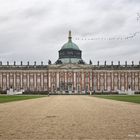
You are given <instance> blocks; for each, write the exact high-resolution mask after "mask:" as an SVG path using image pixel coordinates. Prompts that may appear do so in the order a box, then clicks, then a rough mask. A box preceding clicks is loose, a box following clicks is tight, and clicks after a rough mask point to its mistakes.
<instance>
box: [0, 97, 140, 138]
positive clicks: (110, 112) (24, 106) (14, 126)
mask: <svg viewBox="0 0 140 140" xmlns="http://www.w3.org/2000/svg"><path fill="white" fill-rule="evenodd" d="M0 139H1V140H18V139H23V140H39V139H41V140H47V139H60V140H63V139H64V140H69V139H73V140H84V139H86V140H90V139H93V140H94V139H95V140H108V139H109V140H112V139H113V140H114V139H115V140H118V139H119V140H120V139H122V140H125V139H126V140H127V139H129V140H131V139H132V140H134V139H140V105H139V104H134V103H127V102H120V101H113V100H107V99H100V98H96V97H90V96H72V95H71V96H50V97H44V98H38V99H31V100H24V101H17V102H9V103H4V104H0Z"/></svg>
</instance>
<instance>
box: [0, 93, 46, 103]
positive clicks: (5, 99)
mask: <svg viewBox="0 0 140 140" xmlns="http://www.w3.org/2000/svg"><path fill="white" fill-rule="evenodd" d="M40 97H45V96H34V95H28V96H27V95H0V103H5V102H12V101H20V100H27V99H35V98H40Z"/></svg>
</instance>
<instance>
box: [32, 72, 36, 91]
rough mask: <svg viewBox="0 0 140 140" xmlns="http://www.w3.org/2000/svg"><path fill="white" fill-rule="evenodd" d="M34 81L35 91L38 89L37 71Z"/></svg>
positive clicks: (34, 74)
mask: <svg viewBox="0 0 140 140" xmlns="http://www.w3.org/2000/svg"><path fill="white" fill-rule="evenodd" d="M33 80H34V81H33V82H34V91H36V90H37V73H36V72H34V73H33Z"/></svg>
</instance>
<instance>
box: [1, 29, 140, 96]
mask: <svg viewBox="0 0 140 140" xmlns="http://www.w3.org/2000/svg"><path fill="white" fill-rule="evenodd" d="M10 88H13V89H14V90H16V91H20V90H21V89H22V90H24V91H32V92H39V91H46V92H51V93H56V94H57V93H63V94H65V93H69V94H72V93H73V94H77V93H78V94H81V93H87V92H93V93H94V92H96V93H99V92H118V91H122V92H125V91H128V90H132V91H134V92H140V63H139V65H134V62H132V64H131V65H128V64H127V62H125V65H120V62H118V64H117V65H114V64H113V62H111V65H107V64H106V62H105V63H104V65H100V64H99V62H98V63H97V65H93V64H92V62H91V61H90V63H89V64H87V63H86V62H85V61H84V60H83V59H82V51H81V50H80V49H79V47H78V46H77V45H76V44H75V43H73V42H72V36H71V31H69V36H68V42H67V43H65V44H64V45H63V46H62V48H61V49H60V50H59V58H58V60H57V61H56V62H55V63H54V64H52V63H51V61H50V60H49V62H48V65H44V64H43V62H41V64H40V65H37V64H36V62H34V65H30V64H29V62H28V63H27V65H23V63H22V62H21V64H20V65H17V64H16V62H14V64H13V65H10V64H9V62H7V64H6V65H4V64H2V62H0V91H1V92H2V91H6V90H8V89H10Z"/></svg>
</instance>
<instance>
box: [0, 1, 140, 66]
mask: <svg viewBox="0 0 140 140" xmlns="http://www.w3.org/2000/svg"><path fill="white" fill-rule="evenodd" d="M139 13H140V0H0V61H3V62H4V63H5V62H6V61H10V63H13V61H17V63H20V61H23V62H24V63H25V64H26V63H27V61H30V63H33V62H34V61H37V64H39V63H40V61H44V63H46V64H47V62H48V59H50V60H52V62H55V61H56V60H57V59H58V50H60V49H61V47H62V46H63V44H64V43H66V42H67V37H68V31H69V30H71V31H72V37H73V42H74V43H76V44H77V45H78V46H79V48H80V49H81V50H82V57H83V59H84V60H85V61H86V62H87V63H88V62H89V60H90V59H91V60H92V61H93V63H97V61H98V60H99V61H100V62H101V63H104V61H105V60H106V61H107V64H110V62H111V61H114V63H117V62H118V61H121V64H124V62H125V61H126V60H127V61H128V63H131V61H132V60H134V61H135V63H137V64H138V62H139V60H140V34H139V33H137V34H136V35H135V37H133V38H130V39H123V40H116V39H114V40H100V39H99V40H88V38H101V37H102V38H107V37H120V36H130V35H131V34H133V33H135V32H140V18H139V17H138V14H139ZM76 38H79V40H77V39H76ZM82 38H86V40H85V39H84V40H82Z"/></svg>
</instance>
